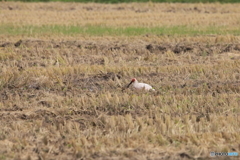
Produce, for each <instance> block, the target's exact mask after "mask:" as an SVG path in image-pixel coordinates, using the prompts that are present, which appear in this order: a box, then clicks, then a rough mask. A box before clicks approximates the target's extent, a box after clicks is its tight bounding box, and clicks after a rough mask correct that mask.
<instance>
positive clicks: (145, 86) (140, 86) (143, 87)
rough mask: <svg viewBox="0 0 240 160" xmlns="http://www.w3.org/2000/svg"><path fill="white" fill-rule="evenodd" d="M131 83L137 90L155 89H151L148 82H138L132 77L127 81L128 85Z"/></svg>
mask: <svg viewBox="0 0 240 160" xmlns="http://www.w3.org/2000/svg"><path fill="white" fill-rule="evenodd" d="M131 84H133V87H134V88H135V89H138V90H147V91H150V90H153V91H155V89H153V88H152V86H150V85H149V84H146V83H139V82H138V81H137V79H136V78H133V79H132V81H131V82H130V83H129V85H128V87H129V86H130V85H131Z"/></svg>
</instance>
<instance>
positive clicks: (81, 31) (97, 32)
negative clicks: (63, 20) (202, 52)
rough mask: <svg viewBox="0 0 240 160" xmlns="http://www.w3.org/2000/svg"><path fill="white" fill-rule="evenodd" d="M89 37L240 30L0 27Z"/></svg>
mask: <svg viewBox="0 0 240 160" xmlns="http://www.w3.org/2000/svg"><path fill="white" fill-rule="evenodd" d="M39 34H41V35H50V34H54V35H59V34H60V35H70V36H74V35H88V36H138V35H146V34H155V35H189V36H194V35H206V34H216V35H218V34H221V35H227V34H234V35H240V29H228V28H225V27H214V26H213V27H206V28H194V27H186V26H171V27H166V26H163V27H152V28H147V27H125V28H122V27H121V28H116V27H106V26H85V27H82V26H61V25H53V26H52V25H45V26H20V27H17V26H11V25H2V26H0V35H26V36H36V35H39Z"/></svg>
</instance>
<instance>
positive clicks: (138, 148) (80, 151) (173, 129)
mask: <svg viewBox="0 0 240 160" xmlns="http://www.w3.org/2000/svg"><path fill="white" fill-rule="evenodd" d="M239 7H240V6H239V5H238V4H234V5H232V4H224V5H222V4H152V3H146V4H117V5H106V4H104V5H103V4H75V3H72V4H65V3H64V4H63V3H46V4H45V3H38V4H35V3H31V4H25V3H3V2H2V3H0V9H1V10H0V22H1V25H5V24H10V23H12V24H14V25H16V26H18V27H21V26H24V25H29V24H31V25H52V24H61V25H86V24H91V25H96V24H105V25H110V26H121V27H124V26H145V27H147V26H148V27H153V26H158V25H170V26H171V25H173V26H174V25H189V26H194V27H200V28H201V27H204V26H205V27H209V26H211V25H214V26H222V25H224V26H226V27H228V28H229V29H231V28H234V27H239V25H240V14H239V12H240V10H239ZM182 17H185V18H184V19H183V20H181V21H180V20H179V19H181V18H182ZM20 39H21V40H20ZM133 77H136V78H137V79H138V80H139V81H143V82H147V83H149V84H151V85H152V86H153V87H154V88H155V89H156V92H135V91H133V90H132V89H127V90H122V88H123V87H125V86H126V85H127V84H128V83H129V81H130V79H131V78H133ZM239 106H240V44H239V37H238V36H236V35H226V36H221V35H208V36H207V35H201V36H195V37H187V36H181V37H176V36H157V35H139V36H135V37H126V36H119V37H111V36H103V37H81V36H77V35H76V36H73V37H68V36H64V37H61V35H59V36H56V35H48V36H46V35H38V36H37V37H35V38H34V39H33V38H31V37H26V36H25V35H22V36H19V35H18V36H14V35H12V36H9V35H4V33H1V40H0V119H1V120H0V128H1V129H0V159H14V158H15V159H208V158H209V153H210V152H211V151H216V152H223V151H224V152H231V151H236V152H238V153H240V134H239V133H240V128H239V126H240V107H239ZM218 159H219V158H218Z"/></svg>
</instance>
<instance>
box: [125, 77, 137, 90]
mask: <svg viewBox="0 0 240 160" xmlns="http://www.w3.org/2000/svg"><path fill="white" fill-rule="evenodd" d="M135 81H137V79H136V78H133V79H132V80H131V82H130V83H129V84H128V86H127V88H129V86H130V85H131V84H132V83H133V82H135Z"/></svg>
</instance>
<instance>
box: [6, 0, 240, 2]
mask: <svg viewBox="0 0 240 160" xmlns="http://www.w3.org/2000/svg"><path fill="white" fill-rule="evenodd" d="M6 1H22V2H50V1H60V2H84V3H86V2H94V3H130V2H159V3H163V2H167V3H176V2H177V3H213V2H220V3H239V0H6Z"/></svg>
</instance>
